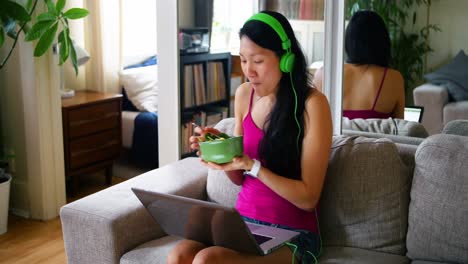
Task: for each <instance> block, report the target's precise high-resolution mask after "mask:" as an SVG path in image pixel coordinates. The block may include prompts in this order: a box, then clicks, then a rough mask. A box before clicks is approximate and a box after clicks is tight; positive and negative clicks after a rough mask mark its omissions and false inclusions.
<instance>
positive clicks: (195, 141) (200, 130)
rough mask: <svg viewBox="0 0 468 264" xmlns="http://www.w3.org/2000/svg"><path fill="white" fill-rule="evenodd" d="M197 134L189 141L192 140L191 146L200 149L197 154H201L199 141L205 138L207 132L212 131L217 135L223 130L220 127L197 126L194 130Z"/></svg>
mask: <svg viewBox="0 0 468 264" xmlns="http://www.w3.org/2000/svg"><path fill="white" fill-rule="evenodd" d="M193 131H194V133H195V135H193V136H191V137H190V138H189V142H190V148H191V149H193V150H198V151H197V155H198V156H200V151H199V149H200V145H199V142H201V141H203V138H205V135H206V133H211V134H215V135H219V134H221V131H219V130H218V129H216V128H212V127H204V128H202V127H198V126H197V127H195V129H194V130H193ZM197 134H198V136H197Z"/></svg>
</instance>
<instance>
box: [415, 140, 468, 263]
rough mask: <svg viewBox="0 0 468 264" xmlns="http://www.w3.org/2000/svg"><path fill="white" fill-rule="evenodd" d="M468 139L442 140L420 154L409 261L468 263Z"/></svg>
mask: <svg viewBox="0 0 468 264" xmlns="http://www.w3.org/2000/svg"><path fill="white" fill-rule="evenodd" d="M467 160H468V137H463V136H456V135H447V134H439V135H434V136H431V137H429V138H428V139H426V140H425V141H424V142H423V143H422V144H421V145H420V146H419V147H418V150H417V151H416V156H415V162H416V166H415V169H414V176H413V183H412V188H411V202H410V205H409V216H408V234H407V240H406V244H407V248H408V253H407V255H408V257H410V258H411V259H417V260H428V261H443V262H456V263H468V207H467V205H468V177H467V171H468V162H467Z"/></svg>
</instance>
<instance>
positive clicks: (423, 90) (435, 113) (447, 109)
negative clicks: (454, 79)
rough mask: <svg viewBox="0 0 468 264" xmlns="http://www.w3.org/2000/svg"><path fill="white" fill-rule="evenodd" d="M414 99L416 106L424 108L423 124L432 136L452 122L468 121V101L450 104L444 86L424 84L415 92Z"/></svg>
mask: <svg viewBox="0 0 468 264" xmlns="http://www.w3.org/2000/svg"><path fill="white" fill-rule="evenodd" d="M413 99H414V104H415V105H419V106H423V107H424V114H423V119H422V124H423V125H424V127H425V128H426V129H427V131H428V132H429V134H431V135H433V134H437V133H440V132H441V131H442V129H443V127H444V126H445V125H446V124H447V123H448V122H450V121H452V120H457V119H468V101H459V102H450V101H449V94H448V91H447V88H446V87H445V86H443V85H436V84H431V83H425V84H422V85H420V86H418V87H416V88H415V89H414V90H413Z"/></svg>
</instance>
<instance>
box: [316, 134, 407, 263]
mask: <svg viewBox="0 0 468 264" xmlns="http://www.w3.org/2000/svg"><path fill="white" fill-rule="evenodd" d="M328 164H329V165H328V169H327V175H326V178H325V184H324V189H323V191H322V196H321V198H320V211H319V217H320V231H321V235H322V240H323V243H324V245H325V246H339V247H357V248H362V249H369V250H375V251H380V252H385V253H391V254H399V255H404V254H405V252H406V247H405V239H406V230H407V221H408V217H407V216H408V204H409V187H410V184H411V172H410V170H409V169H408V168H407V167H406V166H405V165H404V163H403V162H402V160H401V159H400V156H399V153H398V150H397V148H396V145H395V144H394V143H393V142H391V141H390V140H389V139H373V138H364V137H355V136H353V137H349V136H336V137H334V138H333V144H332V148H331V155H330V160H329V163H328ZM377 262H378V261H377Z"/></svg>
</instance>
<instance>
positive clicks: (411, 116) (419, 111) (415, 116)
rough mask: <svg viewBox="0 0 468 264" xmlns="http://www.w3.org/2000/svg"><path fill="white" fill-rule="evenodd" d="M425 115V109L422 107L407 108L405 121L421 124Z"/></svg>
mask: <svg viewBox="0 0 468 264" xmlns="http://www.w3.org/2000/svg"><path fill="white" fill-rule="evenodd" d="M423 113H424V107H422V106H405V114H404V119H405V120H407V121H414V122H419V123H421V121H422V117H423Z"/></svg>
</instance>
